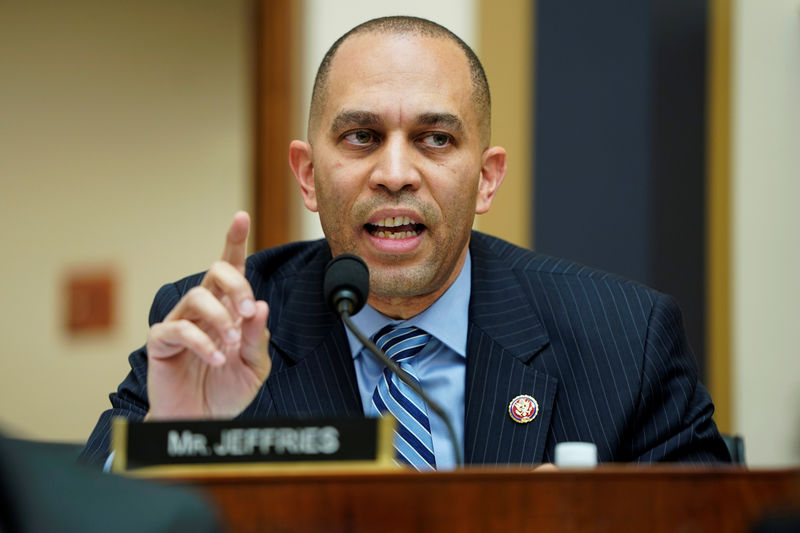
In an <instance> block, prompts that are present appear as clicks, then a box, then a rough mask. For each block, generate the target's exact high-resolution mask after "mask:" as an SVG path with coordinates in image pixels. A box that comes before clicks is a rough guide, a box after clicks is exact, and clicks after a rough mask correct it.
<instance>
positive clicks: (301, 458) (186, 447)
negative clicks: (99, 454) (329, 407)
mask: <svg viewBox="0 0 800 533" xmlns="http://www.w3.org/2000/svg"><path fill="white" fill-rule="evenodd" d="M394 425H395V421H394V419H393V418H392V417H384V418H344V419H330V418H326V419H299V420H279V421H275V420H269V421H258V420H241V421H240V420H192V421H172V420H171V421H164V422H130V421H128V420H127V419H125V418H123V417H117V418H115V419H114V420H113V422H112V434H111V439H112V450H113V451H114V461H113V464H112V471H113V472H117V473H124V474H126V475H133V476H142V477H193V476H210V475H237V476H240V475H248V474H250V475H261V474H265V473H266V474H269V473H276V474H279V473H293V474H298V473H320V472H331V471H343V472H353V471H358V470H391V469H395V468H397V467H396V465H395V463H394V460H393V457H394V448H393V446H392V435H393V432H394Z"/></svg>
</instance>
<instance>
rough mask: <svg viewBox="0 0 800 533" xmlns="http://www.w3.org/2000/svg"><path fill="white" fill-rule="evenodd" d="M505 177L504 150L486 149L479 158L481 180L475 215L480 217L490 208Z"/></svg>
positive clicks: (496, 147)
mask: <svg viewBox="0 0 800 533" xmlns="http://www.w3.org/2000/svg"><path fill="white" fill-rule="evenodd" d="M505 177H506V150H505V148H502V147H500V146H492V147H491V148H487V149H486V150H484V152H483V156H481V178H480V183H478V198H477V200H476V201H475V213H477V214H479V215H482V214H483V213H485V212H487V211H488V210H489V208H490V207H491V206H492V200H494V195H495V193H496V192H497V189H499V188H500V184H501V183H503V178H505Z"/></svg>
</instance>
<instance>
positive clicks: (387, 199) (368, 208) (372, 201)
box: [353, 189, 440, 226]
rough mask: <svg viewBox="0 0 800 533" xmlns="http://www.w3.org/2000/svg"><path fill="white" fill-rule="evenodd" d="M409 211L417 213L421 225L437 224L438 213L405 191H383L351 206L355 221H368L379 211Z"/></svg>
mask: <svg viewBox="0 0 800 533" xmlns="http://www.w3.org/2000/svg"><path fill="white" fill-rule="evenodd" d="M386 208H392V209H409V210H412V211H415V212H416V213H419V214H420V216H421V220H420V221H419V222H421V223H422V224H425V225H426V226H431V225H434V224H436V223H438V222H439V218H440V216H439V211H438V210H437V209H436V208H434V207H433V206H431V205H429V204H426V203H425V202H423V201H422V200H421V199H420V198H419V197H418V196H417V195H415V194H414V193H413V192H411V191H408V190H406V189H402V190H400V191H384V192H383V193H382V194H379V195H377V196H372V197H370V198H368V199H366V200H363V201H360V202H356V203H355V204H354V205H353V216H354V217H355V220H368V219H369V216H370V215H371V214H372V213H374V212H375V211H377V210H379V209H386Z"/></svg>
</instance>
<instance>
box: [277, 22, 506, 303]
mask: <svg viewBox="0 0 800 533" xmlns="http://www.w3.org/2000/svg"><path fill="white" fill-rule="evenodd" d="M431 28H434V29H431ZM465 48H466V45H464V44H463V42H461V41H460V40H459V39H457V38H456V37H455V36H453V35H452V34H451V33H450V32H448V31H447V30H444V29H443V28H441V27H440V26H437V25H434V24H433V23H430V22H427V21H422V22H420V21H419V19H409V18H405V17H403V18H390V19H378V20H377V21H373V22H368V23H365V24H363V25H361V26H359V27H358V28H356V29H355V30H353V31H351V32H350V33H348V34H347V35H346V36H345V37H343V38H342V39H340V40H339V41H337V43H336V44H334V47H333V48H332V49H331V50H332V51H331V52H329V53H328V55H327V56H326V60H325V61H323V63H322V66H321V67H320V71H321V73H320V74H319V75H318V76H317V87H316V88H315V103H312V108H313V107H314V106H316V109H315V110H313V111H312V119H311V121H310V122H311V131H310V132H309V139H310V143H306V142H302V141H293V142H292V144H291V145H290V150H289V154H290V163H291V166H292V170H293V171H294V173H295V176H296V178H297V181H298V184H299V185H300V190H301V193H302V195H303V199H304V201H305V205H306V207H307V208H308V209H310V210H312V211H318V212H319V216H320V222H321V223H322V228H323V231H324V232H325V236H326V238H327V240H328V242H329V243H330V246H331V250H332V252H333V254H334V255H338V254H341V253H354V254H356V255H359V256H360V257H362V258H363V259H364V260H365V261H366V263H367V265H369V269H370V284H371V289H370V297H369V303H370V304H371V305H372V306H373V307H375V308H376V309H378V310H379V311H381V312H383V313H384V314H387V315H390V316H394V317H400V318H407V317H410V316H413V315H415V314H417V313H419V312H421V311H422V310H424V309H426V308H427V307H428V306H430V305H431V304H432V303H433V302H434V301H435V300H436V299H437V298H438V297H439V296H441V294H442V293H443V292H444V291H445V290H446V289H447V288H448V287H449V286H450V285H451V284H452V283H453V281H455V279H456V277H457V276H458V273H459V272H460V270H461V267H462V266H463V264H464V260H465V258H466V253H467V246H468V244H469V238H470V232H471V228H472V222H473V220H474V216H475V213H483V212H486V211H487V210H488V209H489V207H490V205H491V202H492V199H493V198H494V193H495V191H496V190H497V188H498V187H499V186H500V183H501V182H502V180H503V177H504V175H505V151H504V150H503V149H502V148H499V147H491V148H490V147H488V146H487V145H488V116H489V112H488V101H489V95H488V86H487V85H486V83H485V78H483V70H482V69H481V68H480V64H479V63H478V62H477V59H474V61H473V60H471V59H470V56H472V57H473V58H474V54H472V53H471V52H470V53H466V52H465ZM467 50H468V49H467ZM475 64H477V70H476V67H475ZM322 71H324V72H322ZM476 72H479V73H480V75H479V76H478V80H479V82H477V83H476V81H475V80H476ZM480 79H483V82H482V83H480ZM476 87H477V88H476ZM483 95H485V96H483ZM481 102H485V104H486V105H485V106H484V105H483V104H482V103H481Z"/></svg>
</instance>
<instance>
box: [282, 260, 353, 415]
mask: <svg viewBox="0 0 800 533" xmlns="http://www.w3.org/2000/svg"><path fill="white" fill-rule="evenodd" d="M329 259H330V251H329V250H328V248H327V246H326V247H324V250H323V252H322V253H320V254H317V256H316V257H314V258H313V259H312V260H311V262H310V263H309V264H308V265H307V267H305V268H303V270H302V271H301V272H300V273H299V274H298V275H297V276H296V277H295V278H294V279H292V281H291V285H290V286H289V287H287V289H286V296H285V299H284V302H285V303H284V305H283V306H282V307H281V308H280V311H279V313H280V315H279V316H276V317H274V318H275V320H274V321H272V320H271V321H270V322H271V324H270V331H271V334H272V335H271V340H270V345H271V351H272V353H273V371H272V374H270V377H269V379H268V380H267V383H266V386H267V389H268V391H269V393H270V395H271V396H272V400H273V405H274V408H275V411H276V415H277V416H279V417H312V416H314V417H316V416H321V417H324V416H361V415H362V413H363V411H362V406H361V398H360V396H359V393H358V385H357V383H356V376H355V370H354V367H353V358H352V356H351V354H350V345H349V343H348V341H347V335H346V334H345V331H344V326H343V325H342V322H341V320H340V319H339V318H338V317H336V316H335V315H334V314H333V313H332V312H331V311H330V310H328V308H327V306H326V304H325V302H324V301H323V298H322V277H323V271H324V268H325V264H327V262H328V260H329ZM271 318H272V317H271Z"/></svg>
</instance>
